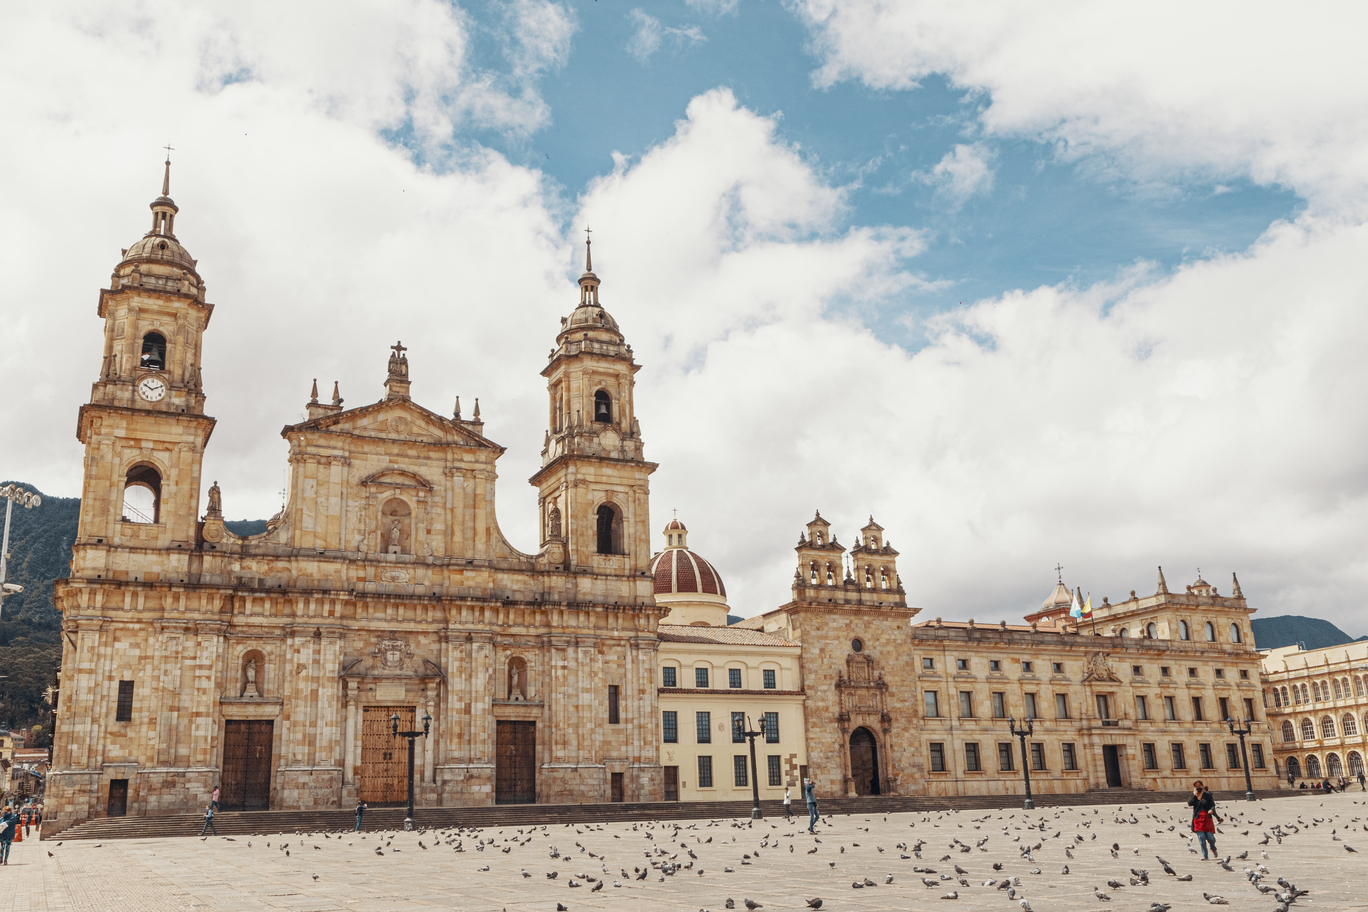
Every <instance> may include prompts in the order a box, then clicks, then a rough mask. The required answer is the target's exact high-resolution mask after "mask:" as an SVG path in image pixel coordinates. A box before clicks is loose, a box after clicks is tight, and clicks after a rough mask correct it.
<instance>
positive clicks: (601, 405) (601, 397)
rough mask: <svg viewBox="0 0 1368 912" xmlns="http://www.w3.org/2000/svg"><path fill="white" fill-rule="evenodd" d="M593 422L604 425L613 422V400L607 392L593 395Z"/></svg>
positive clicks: (602, 391)
mask: <svg viewBox="0 0 1368 912" xmlns="http://www.w3.org/2000/svg"><path fill="white" fill-rule="evenodd" d="M594 420H595V421H600V422H603V423H605V424H611V423H612V421H613V399H612V397H611V396H609V395H608V392H607V390H599V391H598V392H596V393H594Z"/></svg>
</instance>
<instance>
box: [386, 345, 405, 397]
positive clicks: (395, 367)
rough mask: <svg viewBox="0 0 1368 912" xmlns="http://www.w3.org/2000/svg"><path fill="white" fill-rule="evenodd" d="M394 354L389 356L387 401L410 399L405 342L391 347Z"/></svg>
mask: <svg viewBox="0 0 1368 912" xmlns="http://www.w3.org/2000/svg"><path fill="white" fill-rule="evenodd" d="M390 349H391V350H392V351H393V354H391V355H390V356H389V376H388V377H387V378H386V380H385V398H386V399H407V398H409V368H408V355H405V354H404V352H406V351H408V349H407V348H405V347H404V343H403V342H396V343H395V344H393V345H391V346H390Z"/></svg>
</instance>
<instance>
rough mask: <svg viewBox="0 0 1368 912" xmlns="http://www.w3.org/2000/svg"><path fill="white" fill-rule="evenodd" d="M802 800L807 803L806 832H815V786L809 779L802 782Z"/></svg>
mask: <svg viewBox="0 0 1368 912" xmlns="http://www.w3.org/2000/svg"><path fill="white" fill-rule="evenodd" d="M803 798H804V799H805V800H806V801H807V809H808V832H809V833H816V832H817V785H816V783H814V782H813V781H812V780H811V779H804V780H803Z"/></svg>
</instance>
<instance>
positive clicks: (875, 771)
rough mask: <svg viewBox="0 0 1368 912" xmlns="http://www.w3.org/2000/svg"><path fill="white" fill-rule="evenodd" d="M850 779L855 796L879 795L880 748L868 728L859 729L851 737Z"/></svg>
mask: <svg viewBox="0 0 1368 912" xmlns="http://www.w3.org/2000/svg"><path fill="white" fill-rule="evenodd" d="M850 778H851V779H852V780H853V781H854V783H855V794H857V795H877V794H879V746H878V743H877V742H876V741H875V740H874V733H873V732H871V731H870V730H869V729H867V728H857V729H855V731H854V732H852V733H851V735H850Z"/></svg>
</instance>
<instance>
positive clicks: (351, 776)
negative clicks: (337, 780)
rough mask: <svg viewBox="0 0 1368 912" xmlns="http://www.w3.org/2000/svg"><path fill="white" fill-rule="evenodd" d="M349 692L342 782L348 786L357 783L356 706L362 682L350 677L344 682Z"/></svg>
mask: <svg viewBox="0 0 1368 912" xmlns="http://www.w3.org/2000/svg"><path fill="white" fill-rule="evenodd" d="M344 686H345V687H346V692H347V697H346V699H347V730H346V734H345V735H344V736H343V737H344V741H343V746H342V748H343V753H344V757H343V760H342V784H343V785H347V786H354V785H356V716H357V713H358V712H359V710H358V709H357V707H356V694H357V691H358V690H359V689H360V682H359V681H357V680H356V679H355V678H348V679H347V680H346V682H345V683H344Z"/></svg>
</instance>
